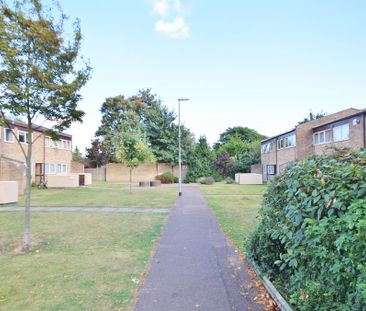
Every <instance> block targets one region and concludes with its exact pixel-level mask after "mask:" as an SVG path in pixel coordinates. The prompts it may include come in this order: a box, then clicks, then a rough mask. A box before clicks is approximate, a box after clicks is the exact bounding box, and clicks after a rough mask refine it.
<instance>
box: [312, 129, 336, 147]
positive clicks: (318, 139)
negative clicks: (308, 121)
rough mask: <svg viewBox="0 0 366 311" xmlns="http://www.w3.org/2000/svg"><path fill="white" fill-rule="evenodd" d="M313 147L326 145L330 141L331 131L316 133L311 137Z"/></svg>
mask: <svg viewBox="0 0 366 311" xmlns="http://www.w3.org/2000/svg"><path fill="white" fill-rule="evenodd" d="M313 138H314V139H313V140H314V145H320V144H327V143H330V142H331V141H332V130H325V131H321V132H316V133H314V135H313Z"/></svg>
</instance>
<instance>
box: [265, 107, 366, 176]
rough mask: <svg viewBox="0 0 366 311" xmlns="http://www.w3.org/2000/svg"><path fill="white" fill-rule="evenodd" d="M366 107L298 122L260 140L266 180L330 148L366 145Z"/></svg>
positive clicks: (354, 147) (361, 146) (355, 147)
mask: <svg viewBox="0 0 366 311" xmlns="http://www.w3.org/2000/svg"><path fill="white" fill-rule="evenodd" d="M365 115H366V110H359V109H354V108H349V109H346V110H343V111H340V112H337V113H334V114H331V115H327V116H324V117H322V118H320V119H316V120H313V121H309V122H306V123H303V124H299V125H297V126H296V127H295V128H294V129H293V130H291V131H289V132H286V133H283V134H280V135H277V136H274V137H271V138H268V139H265V140H263V141H262V143H261V162H262V169H263V180H264V181H269V180H272V179H273V178H274V177H275V176H276V175H277V174H278V173H280V172H281V171H282V170H283V169H284V168H285V167H286V166H287V165H288V164H289V163H290V162H291V161H296V160H303V159H305V158H307V157H308V156H310V155H313V154H323V153H326V152H329V151H330V150H332V149H331V148H347V147H348V148H353V149H357V148H359V149H360V148H365V146H366V133H365V126H366V116H365Z"/></svg>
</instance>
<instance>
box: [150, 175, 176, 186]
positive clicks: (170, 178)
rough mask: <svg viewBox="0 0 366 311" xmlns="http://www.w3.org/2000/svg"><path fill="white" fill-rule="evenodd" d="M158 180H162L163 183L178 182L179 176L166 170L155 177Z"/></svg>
mask: <svg viewBox="0 0 366 311" xmlns="http://www.w3.org/2000/svg"><path fill="white" fill-rule="evenodd" d="M155 179H156V180H160V182H161V183H162V184H173V183H177V182H178V178H177V177H175V176H174V175H173V174H172V173H170V172H166V173H163V174H161V175H158V176H156V177H155Z"/></svg>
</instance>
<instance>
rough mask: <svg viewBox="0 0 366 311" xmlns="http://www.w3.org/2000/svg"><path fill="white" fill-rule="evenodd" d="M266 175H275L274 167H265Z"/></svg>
mask: <svg viewBox="0 0 366 311" xmlns="http://www.w3.org/2000/svg"><path fill="white" fill-rule="evenodd" d="M266 170H267V175H276V165H273V164H271V165H267V166H266Z"/></svg>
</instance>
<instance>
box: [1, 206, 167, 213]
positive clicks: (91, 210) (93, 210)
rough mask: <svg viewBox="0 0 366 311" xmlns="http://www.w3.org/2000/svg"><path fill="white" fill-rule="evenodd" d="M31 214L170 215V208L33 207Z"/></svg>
mask: <svg viewBox="0 0 366 311" xmlns="http://www.w3.org/2000/svg"><path fill="white" fill-rule="evenodd" d="M21 211H24V207H0V212H21ZM31 212H49V213H53V212H55V213H57V212H62V213H63V212H67V213H68V212H80V213H148V214H160V213H169V212H170V209H169V208H128V207H31Z"/></svg>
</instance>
